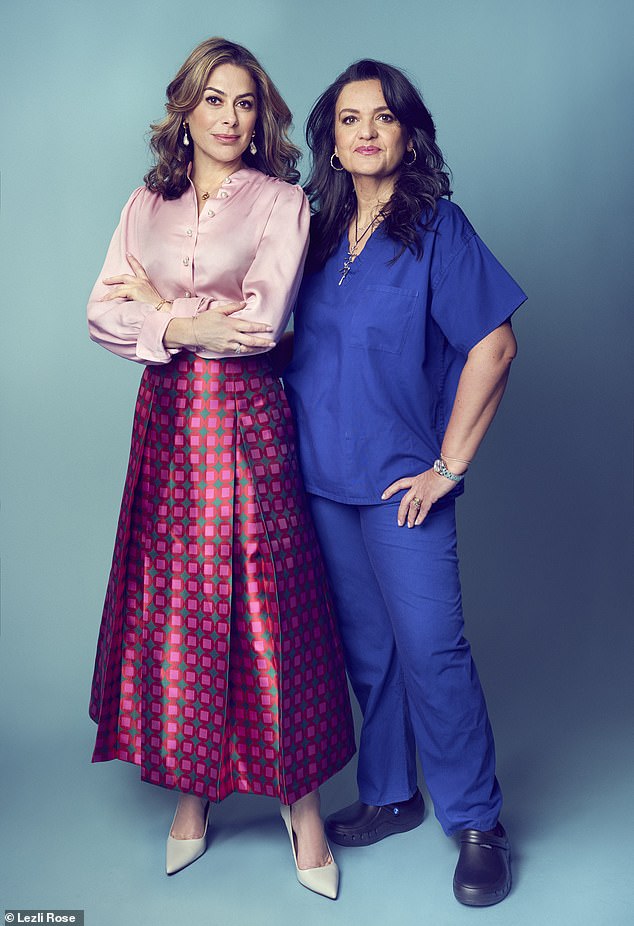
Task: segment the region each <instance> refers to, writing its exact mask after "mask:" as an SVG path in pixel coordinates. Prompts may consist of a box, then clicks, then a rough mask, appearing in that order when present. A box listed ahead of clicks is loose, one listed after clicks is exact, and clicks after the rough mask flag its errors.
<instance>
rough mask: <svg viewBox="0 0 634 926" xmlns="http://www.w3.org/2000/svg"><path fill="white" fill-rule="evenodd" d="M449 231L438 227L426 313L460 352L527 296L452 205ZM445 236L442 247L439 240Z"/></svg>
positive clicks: (470, 346)
mask: <svg viewBox="0 0 634 926" xmlns="http://www.w3.org/2000/svg"><path fill="white" fill-rule="evenodd" d="M454 209H455V214H454V216H453V222H452V224H453V225H454V226H455V225H456V223H457V225H458V228H457V232H458V233H457V234H456V233H454V229H451V228H450V229H443V225H444V224H445V223H443V222H441V223H440V225H439V228H438V234H439V235H440V239H439V241H438V242H437V245H436V247H439V250H440V252H441V254H440V255H439V258H438V259H437V261H436V264H437V266H438V273H437V278H436V279H434V278H432V296H431V314H432V316H433V318H434V320H435V321H436V322H437V324H438V325H439V326H440V328H441V330H442V331H443V333H444V335H445V337H446V338H447V340H448V341H449V343H450V344H451V345H452V346H453V347H454V348H455V349H456V350H457V351H459V352H460V353H463V354H468V353H469V351H470V350H471V348H472V347H475V345H476V344H478V342H479V341H481V340H482V339H483V338H485V337H486V336H487V335H488V334H490V333H491V332H492V331H493V330H494V329H495V328H498V327H499V326H500V325H501V324H503V323H504V322H505V321H507V320H508V319H509V318H510V317H511V315H512V314H513V313H514V312H515V310H516V309H518V308H519V306H520V305H522V303H523V302H524V301H525V300H526V294H525V293H524V292H523V290H522V289H521V288H520V287H519V286H518V284H517V283H516V282H515V280H514V279H513V277H512V276H511V275H510V274H509V273H508V272H507V271H506V270H505V269H504V267H503V266H502V264H501V263H500V262H499V261H498V260H497V258H496V257H494V255H493V254H492V253H491V251H490V250H489V249H488V247H487V246H486V245H485V244H484V242H483V241H482V240H481V239H480V238H479V237H478V235H477V234H476V233H475V231H474V230H473V228H472V227H471V225H470V224H469V223H468V221H467V220H466V218H465V217H464V215H463V214H462V212H461V211H460V210H459V209H458V208H457V207H454ZM443 235H444V237H445V245H444V246H443V243H442V237H443Z"/></svg>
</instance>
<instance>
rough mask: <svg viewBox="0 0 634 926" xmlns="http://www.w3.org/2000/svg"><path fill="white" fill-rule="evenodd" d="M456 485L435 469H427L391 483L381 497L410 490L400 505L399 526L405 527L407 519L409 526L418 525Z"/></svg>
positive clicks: (385, 498) (386, 497) (389, 496)
mask: <svg viewBox="0 0 634 926" xmlns="http://www.w3.org/2000/svg"><path fill="white" fill-rule="evenodd" d="M455 486H456V484H455V482H452V481H451V479H447V478H446V477H445V476H439V475H438V473H436V472H434V470H433V469H426V470H425V472H424V473H420V474H419V475H418V476H404V477H403V478H402V479H397V480H396V482H393V483H392V485H389V486H388V487H387V489H386V490H385V492H384V493H383V495H382V496H381V498H382V499H383V501H386V500H387V499H388V498H391V497H392V496H393V495H395V494H396V492H402V491H403V489H407V490H408V491H407V492H406V493H405V495H404V496H403V498H402V499H401V503H400V505H399V506H398V515H397V520H398V526H399V527H403V525H404V524H405V522H406V521H407V526H408V527H417V526H418V525H419V524H422V523H423V521H424V520H425V518H426V517H427V515H428V514H429V509H430V508H431V506H432V505H433V504H434V502H437V501H438V499H439V498H442V497H443V495H448V494H449V492H451V490H452V489H454V488H455Z"/></svg>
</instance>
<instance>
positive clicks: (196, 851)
mask: <svg viewBox="0 0 634 926" xmlns="http://www.w3.org/2000/svg"><path fill="white" fill-rule="evenodd" d="M209 807H210V804H209V801H208V802H207V808H206V810H205V828H204V830H203V834H202V836H201V837H200V839H175V838H174V836H172V826H174V821H175V820H176V814H177V813H178V807H177V808H176V811H175V812H174V819H173V820H172V826H170V833H169V836H168V837H167V846H166V848H165V871H166V872H167V874H168V875H175V874H176V872H177V871H180V870H181V869H182V868H186V867H187V865H191V863H192V862H195V861H196V859H197V858H200V856H201V855H203V854H204V852H205V849H206V848H207V824H208V823H209Z"/></svg>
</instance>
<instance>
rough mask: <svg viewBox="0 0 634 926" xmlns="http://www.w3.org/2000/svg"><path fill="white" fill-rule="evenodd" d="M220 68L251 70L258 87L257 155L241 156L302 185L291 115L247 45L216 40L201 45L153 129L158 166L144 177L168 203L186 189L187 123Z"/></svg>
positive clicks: (173, 86)
mask: <svg viewBox="0 0 634 926" xmlns="http://www.w3.org/2000/svg"><path fill="white" fill-rule="evenodd" d="M219 64H235V65H236V66H237V67H241V68H244V69H245V71H248V72H249V74H250V75H251V77H252V78H253V80H254V82H255V86H256V88H257V121H256V124H255V138H254V141H255V144H256V147H257V149H258V150H257V154H251V152H250V151H249V149H248V148H247V150H246V151H245V152H244V154H243V155H242V158H243V160H244V163H245V164H246V166H247V167H254V168H256V169H257V170H261V171H262V173H264V174H268V175H269V176H270V177H279V178H280V179H281V180H287V181H288V182H289V183H297V181H298V180H299V171H298V170H297V161H298V160H299V158H300V157H301V152H300V150H299V148H297V147H296V146H295V145H294V144H293V143H292V142H291V141H290V139H289V137H288V133H289V130H290V128H291V125H292V116H291V111H290V109H289V108H288V106H287V105H286V103H285V102H284V100H283V99H282V97H281V96H280V93H279V91H278V89H277V87H276V86H275V84H274V83H273V81H272V80H271V78H270V77H269V75H268V74H267V73H266V71H265V70H264V68H263V67H262V65H261V64H260V63H259V61H258V60H257V59H256V58H255V57H254V56H253V55H252V54H251V52H250V51H248V49H246V48H244V47H243V46H242V45H236V43H235V42H229V41H227V39H222V38H218V37H214V38H211V39H206V41H204V42H201V43H200V45H197V46H196V48H195V49H194V50H193V52H192V53H191V54H190V55H189V57H188V58H187V60H186V61H185V63H184V64H183V65H182V67H181V69H180V70H179V72H178V74H177V75H176V77H175V78H174V80H173V81H172V82H171V83H170V84H169V85H168V87H167V103H166V104H165V109H166V110H167V115H166V116H165V118H164V119H163V120H162V121H161V122H156V123H154V124H153V125H152V126H151V129H152V136H151V138H150V148H151V149H152V151H153V152H154V154H155V156H156V163H155V165H154V167H152V168H151V169H150V170H149V171H148V173H147V174H146V176H145V178H144V179H145V184H146V186H147V187H148V189H150V190H153V191H154V192H156V193H160V194H161V196H162V197H163V199H178V197H179V196H181V195H182V194H183V193H184V191H185V189H186V188H187V183H188V181H187V168H188V166H189V164H190V162H191V160H192V157H193V150H192V149H193V146H192V145H189V146H185V145H183V131H182V122H183V118H184V117H185V115H186V114H187V113H189V112H191V111H192V109H194V108H195V107H196V106H197V105H198V104H199V103H200V101H201V100H202V98H203V92H204V89H205V86H206V84H207V78H208V77H209V74H210V73H211V71H212V70H213V69H214V68H215V67H218V65H219Z"/></svg>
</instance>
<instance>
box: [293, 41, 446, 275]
mask: <svg viewBox="0 0 634 926" xmlns="http://www.w3.org/2000/svg"><path fill="white" fill-rule="evenodd" d="M375 79H376V80H379V81H380V82H381V87H382V89H383V96H384V97H385V102H386V103H387V105H388V107H389V108H390V110H391V111H392V112H393V113H394V115H395V116H396V118H397V119H398V120H399V122H400V123H401V125H402V126H403V127H404V129H405V130H406V132H407V134H408V138H410V139H411V140H412V143H413V146H414V150H415V151H416V159H415V160H414V161H413V162H412V163H407V161H406V160H403V162H402V164H401V168H400V171H399V174H398V177H397V179H396V184H395V187H394V192H393V194H392V197H391V199H390V202H389V207H388V209H387V210H386V216H385V219H384V221H383V223H382V229H383V232H384V233H385V234H386V235H388V236H389V237H390V238H392V239H394V241H396V242H399V243H400V244H401V250H400V252H399V253H398V255H397V257H400V255H401V254H402V253H403V251H405V249H407V248H408V249H409V250H410V251H412V252H413V253H414V254H415V255H416V257H418V258H420V257H421V255H422V242H421V237H420V233H419V228H418V224H419V222H420V221H421V219H423V221H424V222H426V223H429V222H430V221H431V219H432V218H433V216H434V213H435V211H436V202H437V200H438V199H440V197H441V196H448V195H451V189H450V185H449V172H448V169H447V165H446V164H445V159H444V158H443V155H442V152H441V150H440V148H439V147H438V145H437V144H436V140H435V139H436V127H435V126H434V121H433V119H432V117H431V113H430V112H429V110H428V109H427V107H426V106H425V104H424V102H423V99H422V96H421V94H420V92H419V91H418V90H417V89H416V87H415V86H414V85H413V84H412V82H411V81H410V80H409V79H408V78H407V77H406V76H405V74H403V72H402V71H400V70H399V69H398V68H395V67H393V66H392V65H390V64H384V63H383V62H382V61H375V60H373V59H371V58H364V59H362V60H361V61H356V62H355V63H354V64H351V65H350V67H349V68H347V69H346V70H345V71H344V72H343V74H340V75H339V77H337V79H336V80H335V81H334V83H332V84H331V85H330V86H329V87H328V89H327V90H325V91H324V92H323V93H322V95H321V96H320V97H319V99H318V100H317V102H316V103H315V105H314V106H313V109H312V111H311V113H310V115H309V117H308V120H307V122H306V140H307V142H308V146H309V148H310V150H311V152H312V168H311V172H310V176H309V178H308V180H307V182H306V186H305V190H306V193H307V194H308V198H309V200H310V203H311V206H312V208H313V211H314V212H315V215H314V216H313V222H312V227H311V246H310V257H309V264H310V267H311V269H318V268H319V267H321V266H322V265H323V264H324V263H325V261H326V260H327V259H328V258H329V257H330V255H331V254H332V253H333V251H334V250H335V249H336V247H337V245H338V243H339V241H340V240H341V236H342V234H343V233H344V231H345V229H346V228H347V227H348V225H349V223H350V222H351V220H352V216H353V215H354V213H355V210H356V196H355V192H354V186H353V184H352V178H351V176H350V174H349V173H348V172H347V171H336V170H333V169H332V166H331V163H330V158H331V155H332V153H333V151H334V149H335V107H336V103H337V99H338V97H339V94H340V93H341V91H342V89H343V88H344V87H345V85H346V84H349V83H352V81H357V80H375ZM406 157H407V155H406Z"/></svg>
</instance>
